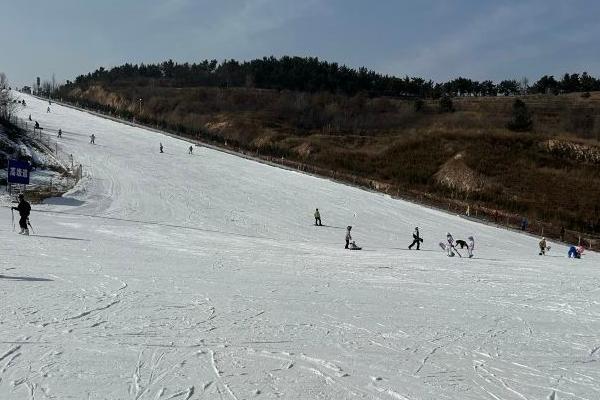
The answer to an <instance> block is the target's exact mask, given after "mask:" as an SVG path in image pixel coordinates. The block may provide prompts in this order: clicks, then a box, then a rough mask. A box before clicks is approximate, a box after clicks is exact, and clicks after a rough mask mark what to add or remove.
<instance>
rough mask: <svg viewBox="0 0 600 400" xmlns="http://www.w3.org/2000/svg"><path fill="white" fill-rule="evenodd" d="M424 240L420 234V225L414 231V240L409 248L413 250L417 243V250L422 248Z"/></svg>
mask: <svg viewBox="0 0 600 400" xmlns="http://www.w3.org/2000/svg"><path fill="white" fill-rule="evenodd" d="M422 241H423V239H421V235H420V234H419V227H416V228H415V231H414V232H413V242H412V243H411V245H410V246H408V249H409V250H412V247H413V246H414V245H415V244H416V245H417V250H421V249H420V246H421V242H422Z"/></svg>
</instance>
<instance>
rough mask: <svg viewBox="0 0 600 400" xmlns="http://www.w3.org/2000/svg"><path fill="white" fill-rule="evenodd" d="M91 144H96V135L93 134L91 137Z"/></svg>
mask: <svg viewBox="0 0 600 400" xmlns="http://www.w3.org/2000/svg"><path fill="white" fill-rule="evenodd" d="M90 143H91V144H96V135H94V134H93V133H92V134H91V135H90Z"/></svg>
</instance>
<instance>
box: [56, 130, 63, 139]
mask: <svg viewBox="0 0 600 400" xmlns="http://www.w3.org/2000/svg"><path fill="white" fill-rule="evenodd" d="M57 136H58V138H59V139H60V138H61V137H62V129H60V128H59V129H58V135H57Z"/></svg>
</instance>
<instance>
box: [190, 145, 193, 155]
mask: <svg viewBox="0 0 600 400" xmlns="http://www.w3.org/2000/svg"><path fill="white" fill-rule="evenodd" d="M189 151H190V152H189V154H193V153H194V148H193V147H192V146H190V148H189Z"/></svg>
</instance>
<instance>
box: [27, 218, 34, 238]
mask: <svg viewBox="0 0 600 400" xmlns="http://www.w3.org/2000/svg"><path fill="white" fill-rule="evenodd" d="M27 225H29V227H30V228H31V233H33V234H34V235H35V229H33V226H32V225H31V222H29V218H27Z"/></svg>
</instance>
